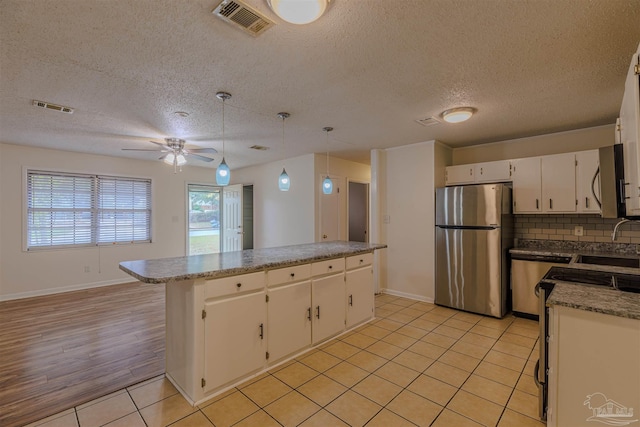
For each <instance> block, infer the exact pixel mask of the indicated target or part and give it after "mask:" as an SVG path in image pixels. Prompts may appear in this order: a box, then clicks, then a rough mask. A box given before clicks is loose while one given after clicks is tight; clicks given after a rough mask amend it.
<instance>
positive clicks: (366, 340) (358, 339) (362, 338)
mask: <svg viewBox="0 0 640 427" xmlns="http://www.w3.org/2000/svg"><path fill="white" fill-rule="evenodd" d="M342 341H343V342H346V343H347V344H349V345H352V346H354V347H358V348H360V349H363V348H367V347H369V346H370V345H371V344H373V343H374V342H376V341H378V340H377V339H376V338H373V337H370V336H368V335H364V334H359V333H355V334H351V335H350V336H348V337H347V338H343V339H342Z"/></svg>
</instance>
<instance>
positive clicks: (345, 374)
mask: <svg viewBox="0 0 640 427" xmlns="http://www.w3.org/2000/svg"><path fill="white" fill-rule="evenodd" d="M324 374H325V375H326V376H327V377H329V378H331V379H332V380H334V381H337V382H339V383H340V384H342V385H344V386H346V387H352V386H353V385H354V384H357V383H358V382H360V381H361V380H362V379H363V378H364V377H366V376H367V375H369V373H368V372H367V371H365V370H364V369H360V368H358V367H357V366H355V365H352V364H351V363H349V362H342V363H340V364H338V365H336V366H334V367H333V368H331V369H329V370H328V371H327V372H325V373H324Z"/></svg>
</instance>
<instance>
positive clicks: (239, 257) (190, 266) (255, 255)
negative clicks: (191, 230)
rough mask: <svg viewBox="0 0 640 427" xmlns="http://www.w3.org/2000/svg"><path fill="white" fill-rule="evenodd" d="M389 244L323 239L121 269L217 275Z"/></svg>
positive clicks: (153, 279)
mask: <svg viewBox="0 0 640 427" xmlns="http://www.w3.org/2000/svg"><path fill="white" fill-rule="evenodd" d="M386 247H387V245H382V244H374V243H359V242H343V241H334V242H321V243H309V244H304V245H293V246H281V247H277V248H264V249H248V250H244V251H237V252H225V253H221V254H208V255H191V256H184V257H176V258H160V259H151V260H137V261H123V262H121V263H120V269H121V270H122V271H124V272H126V273H128V274H130V275H131V276H133V277H135V278H136V279H138V280H140V281H141V282H144V283H167V282H169V281H170V280H176V281H179V280H193V279H215V278H220V277H227V276H235V275H238V274H245V273H253V272H256V271H263V270H271V269H274V268H282V267H289V266H292V265H298V264H306V263H308V262H313V261H323V260H327V259H332V258H341V257H344V256H349V255H358V254H363V253H368V252H373V251H374V250H376V249H383V248H386Z"/></svg>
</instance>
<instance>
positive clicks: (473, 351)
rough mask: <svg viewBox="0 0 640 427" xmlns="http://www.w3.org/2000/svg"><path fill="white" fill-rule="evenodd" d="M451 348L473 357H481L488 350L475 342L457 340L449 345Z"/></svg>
mask: <svg viewBox="0 0 640 427" xmlns="http://www.w3.org/2000/svg"><path fill="white" fill-rule="evenodd" d="M451 350H454V351H457V352H458V353H462V354H466V355H467V356H471V357H475V358H476V359H482V358H483V357H484V356H485V355H486V354H487V353H488V352H489V349H488V348H487V347H480V346H478V345H475V344H469V343H466V342H462V341H458V342H457V343H455V344H454V345H452V346H451Z"/></svg>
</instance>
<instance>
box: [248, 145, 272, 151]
mask: <svg viewBox="0 0 640 427" xmlns="http://www.w3.org/2000/svg"><path fill="white" fill-rule="evenodd" d="M249 148H251V149H252V150H258V151H266V150H268V149H269V147H265V146H264V145H252V146H251V147H249Z"/></svg>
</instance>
